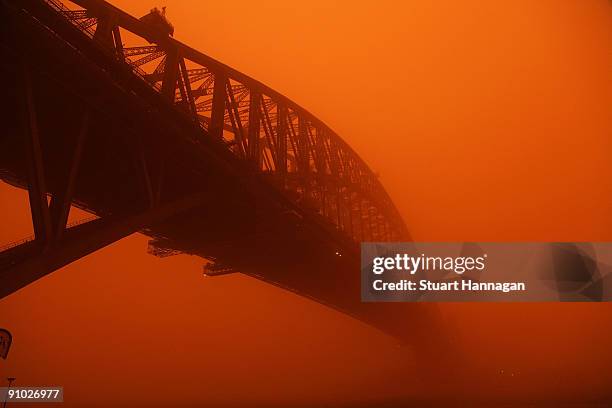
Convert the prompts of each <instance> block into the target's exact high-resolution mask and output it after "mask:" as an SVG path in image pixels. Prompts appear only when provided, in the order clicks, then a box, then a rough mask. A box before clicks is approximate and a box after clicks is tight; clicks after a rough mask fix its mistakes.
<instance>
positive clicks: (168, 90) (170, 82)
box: [161, 47, 179, 103]
mask: <svg viewBox="0 0 612 408" xmlns="http://www.w3.org/2000/svg"><path fill="white" fill-rule="evenodd" d="M178 72H179V55H178V50H177V49H176V48H174V47H171V48H170V49H168V50H167V51H166V65H165V67H164V77H163V79H162V87H161V94H162V95H163V96H164V97H166V99H168V100H169V101H171V102H173V103H174V93H175V92H176V83H177V81H178Z"/></svg>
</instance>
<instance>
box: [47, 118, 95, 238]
mask: <svg viewBox="0 0 612 408" xmlns="http://www.w3.org/2000/svg"><path fill="white" fill-rule="evenodd" d="M88 130H89V113H88V112H86V113H85V114H84V115H83V119H82V122H81V127H80V129H79V132H78V133H77V137H76V143H75V147H74V153H73V155H72V162H71V163H70V168H69V169H68V176H67V178H66V184H65V185H64V186H63V187H62V188H61V189H60V191H57V192H56V193H55V194H53V198H52V199H51V216H52V224H53V225H52V226H53V240H54V241H55V242H57V241H59V240H60V239H61V238H62V235H63V233H64V229H65V228H66V223H67V222H68V214H69V213H70V205H71V203H72V196H73V192H74V186H75V183H76V178H77V174H78V171H79V166H80V164H81V156H82V152H83V145H84V144H85V138H86V136H87V132H88Z"/></svg>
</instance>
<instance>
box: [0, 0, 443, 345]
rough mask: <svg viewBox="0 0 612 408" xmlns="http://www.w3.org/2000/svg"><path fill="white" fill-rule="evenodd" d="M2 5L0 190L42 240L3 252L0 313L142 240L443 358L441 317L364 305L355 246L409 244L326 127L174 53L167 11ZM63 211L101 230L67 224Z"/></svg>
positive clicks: (54, 0)
mask: <svg viewBox="0 0 612 408" xmlns="http://www.w3.org/2000/svg"><path fill="white" fill-rule="evenodd" d="M0 5H1V21H0V30H1V32H2V34H1V37H0V40H1V46H2V55H3V57H2V60H1V62H0V69H1V73H2V79H3V96H4V103H3V105H4V106H3V108H2V116H3V118H2V119H3V120H2V126H3V129H2V133H1V134H0V176H1V178H2V179H3V180H4V181H6V182H8V183H11V184H12V185H15V186H18V187H20V188H23V189H27V190H28V194H29V202H30V208H31V212H32V221H33V226H34V233H35V234H34V238H33V239H32V240H24V241H23V242H19V243H16V244H15V245H12V246H10V247H5V248H4V250H3V251H2V252H1V253H0V298H2V297H5V296H8V295H10V294H11V293H13V292H15V291H17V290H19V289H21V288H23V287H24V286H26V285H28V284H29V283H31V282H33V281H35V280H37V279H39V278H41V277H43V276H45V275H46V274H49V273H51V272H53V271H54V270H57V269H58V268H61V267H62V266H64V265H66V264H68V263H70V262H72V261H74V260H76V259H78V258H81V257H83V256H86V255H87V254H89V253H91V252H93V251H96V250H98V249H100V248H102V247H104V246H106V245H108V244H111V243H112V242H115V241H117V240H119V239H121V238H123V237H125V236H127V235H130V234H132V233H134V232H142V233H144V234H146V235H148V236H149V237H151V241H150V247H149V251H150V252H151V253H152V254H154V255H157V256H168V255H173V254H177V253H188V254H194V255H198V256H201V257H203V258H206V259H208V260H209V261H210V262H211V263H210V264H209V265H208V266H207V271H208V274H209V275H218V274H223V273H229V272H233V271H240V272H241V273H245V274H248V275H250V276H254V277H257V278H259V279H262V280H264V281H266V282H270V283H272V284H275V285H278V286H281V287H283V288H286V289H288V290H291V291H294V292H296V293H298V294H300V295H302V296H307V297H309V298H312V299H315V300H316V301H319V302H322V303H324V304H327V305H329V306H331V307H334V308H336V309H338V310H341V311H343V312H345V313H348V314H350V315H352V316H354V317H356V318H358V319H360V320H362V321H365V322H367V323H369V324H371V325H373V326H375V327H378V328H380V329H382V330H383V331H386V332H387V333H389V334H392V335H395V336H396V337H399V338H401V339H403V340H406V341H408V342H412V343H416V344H419V345H431V344H433V343H435V341H434V342H432V336H433V337H439V336H440V333H439V332H438V329H439V328H438V326H437V325H438V322H437V319H436V317H435V316H436V314H435V311H434V310H433V309H430V308H429V307H426V306H423V305H415V304H364V303H361V301H360V292H359V283H360V279H359V244H358V243H359V242H360V241H401V240H407V239H409V236H408V232H407V229H406V227H405V226H404V223H403V221H402V220H401V217H400V215H399V213H398V211H397V210H396V208H395V207H394V205H393V203H392V201H391V199H390V198H389V196H388V195H387V193H386V192H385V190H384V188H383V187H382V185H381V184H380V182H379V181H378V179H377V177H376V175H375V174H374V173H373V172H372V171H371V170H370V169H369V168H368V166H367V165H366V164H365V163H364V161H363V160H361V159H360V158H359V156H358V155H357V154H356V153H355V152H354V151H353V150H352V149H351V148H350V147H349V146H348V145H347V143H346V142H344V141H343V140H342V139H341V138H340V137H339V136H338V135H337V134H336V133H335V132H334V131H333V130H331V129H330V128H329V127H328V126H326V125H325V124H324V123H323V122H321V121H320V120H318V119H317V118H316V117H315V116H313V115H312V114H311V113H309V112H308V111H306V110H305V109H303V108H301V107H300V106H299V105H297V104H296V103H294V102H292V101H291V100H289V99H287V98H286V97H284V96H283V95H281V94H280V93H278V92H276V91H274V90H272V89H270V88H269V87H267V86H265V85H264V84H262V83H260V82H258V81H256V80H254V79H252V78H250V77H248V76H247V75H245V74H243V73H241V72H238V71H236V70H234V69H232V68H230V67H228V66H226V65H224V64H222V63H220V62H218V61H216V60H214V59H213V58H211V57H208V56H206V55H204V54H202V53H200V52H198V51H196V50H194V49H192V48H190V47H189V46H187V45H184V44H182V43H180V42H179V41H177V40H175V39H174V38H173V37H172V36H171V35H170V33H171V31H172V28H171V26H170V25H169V23H167V21H166V20H165V18H164V17H163V14H162V13H160V12H152V13H151V14H149V15H147V16H146V17H143V18H141V19H137V18H134V17H132V16H130V15H128V14H126V13H124V12H123V11H121V10H119V9H117V8H116V7H114V6H112V5H110V4H108V3H106V2H104V1H100V0H75V1H74V3H70V5H69V6H70V8H68V5H67V4H66V5H65V4H63V3H61V2H60V1H58V0H46V1H45V0H15V1H11V0H0ZM71 205H75V206H77V207H79V208H82V209H84V210H86V211H88V212H90V213H92V214H95V216H96V217H94V218H93V219H91V220H89V221H88V222H84V223H80V224H78V225H67V219H68V213H69V210H70V206H71ZM176 279H180V274H178V273H177V276H176ZM434 333H435V334H434Z"/></svg>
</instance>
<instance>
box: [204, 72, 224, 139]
mask: <svg viewBox="0 0 612 408" xmlns="http://www.w3.org/2000/svg"><path fill="white" fill-rule="evenodd" d="M214 75H215V84H214V87H213V100H212V112H211V114H210V126H209V127H208V133H209V134H210V136H211V137H212V138H214V139H222V138H223V125H224V123H225V98H226V89H225V88H226V86H225V84H226V82H227V76H226V75H225V73H223V72H221V71H217V72H215V73H214Z"/></svg>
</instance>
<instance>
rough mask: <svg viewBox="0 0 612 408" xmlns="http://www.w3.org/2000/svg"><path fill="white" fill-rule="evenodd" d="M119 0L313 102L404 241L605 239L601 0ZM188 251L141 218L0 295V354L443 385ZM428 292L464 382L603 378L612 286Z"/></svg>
mask: <svg viewBox="0 0 612 408" xmlns="http://www.w3.org/2000/svg"><path fill="white" fill-rule="evenodd" d="M113 4H115V5H117V6H118V7H120V8H122V9H124V10H126V11H128V12H129V13H131V14H133V15H136V16H141V15H144V14H146V13H147V12H148V10H149V9H150V8H151V7H153V6H161V5H166V6H168V10H167V13H168V17H169V19H170V20H171V21H172V22H173V24H174V26H175V27H176V31H175V38H177V39H179V40H181V41H184V42H186V43H187V44H189V45H192V46H194V47H195V48H197V49H199V50H201V51H203V52H205V53H207V54H209V55H211V56H213V57H215V58H217V59H219V60H221V61H223V62H225V63H227V64H229V65H231V66H233V67H235V68H237V69H239V70H241V71H243V72H245V73H248V74H250V75H251V76H253V77H255V78H257V79H259V80H261V81H262V82H264V83H266V84H268V85H270V86H271V87H273V88H275V89H276V90H278V91H280V92H281V93H283V94H285V95H287V96H288V97H290V98H292V99H293V100H295V101H297V102H298V103H299V104H301V105H302V106H304V107H305V108H307V109H308V110H310V111H311V112H313V113H314V114H315V115H316V116H318V117H320V118H321V119H322V120H324V121H325V122H326V123H327V124H328V125H330V126H331V127H332V128H334V129H335V130H336V131H337V132H338V133H339V134H340V135H341V136H342V137H343V138H344V139H345V140H346V141H347V142H348V143H349V144H350V145H351V146H353V147H354V149H355V150H356V151H357V152H358V153H359V154H360V155H361V156H362V157H363V158H364V159H365V160H366V162H367V163H368V164H369V165H370V166H371V168H372V169H373V170H374V171H375V172H377V173H379V174H380V179H381V181H382V183H383V184H384V185H385V187H386V188H387V190H388V191H389V193H390V194H391V196H392V198H393V199H394V201H395V203H396V205H397V206H398V208H399V210H400V211H401V213H402V215H403V217H404V218H405V220H406V223H407V225H408V227H409V229H410V231H411V233H412V235H413V237H414V239H415V240H418V241H454V240H457V241H477V240H478V241H582V240H585V241H612V161H611V160H612V119H611V108H612V75H611V74H612V3H610V2H609V1H607V0H580V1H578V0H537V1H534V0H499V1H484V0H481V1H475V0H466V1H461V2H459V1H454V0H435V1H434V0H407V1H399V0H396V1H388V0H378V1H372V2H365V1H336V2H333V1H329V0H309V1H294V2H289V1H285V0H282V1H280V0H265V1H258V2H254V1H246V0H235V1H225V2H221V1H216V2H213V1H195V0H191V1H174V2H166V4H163V3H162V4H160V3H155V2H154V0H138V1H133V0H132V1H127V0H116V1H113ZM83 216H84V215H83V214H82V213H79V212H78V211H73V212H72V213H71V217H77V218H78V217H83ZM29 217H30V216H29V210H28V207H27V195H26V193H25V192H23V191H20V190H17V189H14V188H12V187H9V186H7V185H6V184H0V222H1V224H0V225H1V227H0V243H4V242H7V241H12V240H16V239H19V238H21V237H22V236H25V235H28V234H30V233H31V230H32V228H31V222H30V218H29ZM201 267H202V260H200V259H198V258H195V257H187V256H178V257H172V258H167V259H163V260H162V259H158V258H154V257H152V256H149V255H147V254H146V238H145V237H143V236H140V235H135V236H132V237H129V238H126V239H124V240H121V241H119V242H117V243H115V244H113V245H111V246H110V247H107V248H105V249H103V250H101V251H99V252H96V253H94V254H92V255H90V256H88V257H86V258H84V259H81V260H79V261H77V262H75V263H73V264H71V265H69V266H68V267H65V268H63V269H61V270H59V271H57V272H55V273H53V274H51V275H50V276H48V277H46V278H44V279H41V280H40V281H38V282H36V283H34V284H32V285H30V286H28V287H27V288H25V289H23V290H21V291H19V292H17V293H15V294H13V295H11V296H9V297H8V298H5V299H3V300H1V301H0V327H6V328H8V329H10V330H11V331H12V332H13V335H14V345H13V348H12V350H11V353H10V355H9V358H8V360H6V361H0V375H1V376H2V377H6V376H8V375H12V376H15V377H17V381H16V383H15V384H16V385H24V386H25V385H63V386H64V388H65V399H66V401H67V403H72V404H74V405H82V404H85V403H94V402H95V403H98V404H100V405H108V404H111V403H116V402H121V403H122V404H132V403H133V404H135V403H137V402H141V403H144V405H154V404H156V403H159V404H162V405H168V406H170V405H179V404H187V403H193V404H200V405H202V404H206V406H232V405H254V404H261V405H266V406H269V405H275V404H278V405H280V406H292V405H297V404H301V405H316V406H323V405H325V406H329V405H338V404H340V403H347V404H354V403H364V404H379V403H383V402H389V401H394V403H397V402H398V401H412V400H414V399H422V398H433V397H434V396H436V393H435V391H432V389H433V390H435V389H436V386H435V383H434V384H431V383H430V384H428V385H427V386H421V385H420V383H419V381H418V380H416V377H417V375H416V373H415V370H416V369H415V367H414V366H413V365H412V364H411V363H410V361H411V357H410V353H411V351H410V350H406V349H405V348H400V347H398V344H397V343H396V341H395V340H393V339H391V338H389V337H388V336H386V335H384V334H381V333H380V332H378V331H376V330H374V329H372V328H369V327H368V326H366V325H364V324H362V323H359V322H357V321H355V320H352V319H351V318H349V317H346V316H344V315H341V314H339V313H337V312H335V311H332V310H330V309H327V308H326V307H324V306H321V305H318V304H315V303H313V302H311V301H308V300H305V299H302V298H299V297H296V296H295V295H293V294H290V293H288V292H285V291H283V290H280V289H277V288H274V287H271V286H268V285H266V284H263V283H261V282H258V281H255V280H252V279H250V278H247V277H243V276H241V275H230V276H223V277H217V278H209V279H206V278H203V277H202V269H201ZM288 272H290V271H288ZM440 307H441V309H442V312H443V315H444V317H445V319H446V320H447V323H448V325H449V327H452V332H453V333H454V335H455V336H456V339H457V341H459V342H460V344H461V345H462V348H463V350H464V351H465V353H466V354H465V357H466V361H469V362H470V363H471V364H473V367H475V368H476V371H479V372H480V373H481V375H482V378H486V379H487V381H486V384H487V386H480V385H479V383H478V382H474V383H473V384H470V385H469V386H467V387H466V388H465V389H464V392H465V394H467V395H469V396H470V398H476V397H479V398H495V399H497V400H498V401H510V400H513V399H517V398H518V399H521V400H523V401H530V402H537V401H542V400H550V399H562V400H568V401H569V400H571V401H578V402H580V403H584V402H585V401H587V400H591V399H599V400H602V399H603V400H605V399H606V398H610V399H612V391H611V389H612V305H611V304H442V305H440ZM398 324H402V322H401V321H398ZM102 384H104V388H105V390H106V391H108V392H104V393H102V392H101V390H100V386H101V385H102ZM111 389H112V391H109V390H111ZM170 401H174V402H172V403H171V402H170ZM65 405H69V404H65ZM492 406H493V405H492ZM495 406H497V405H495Z"/></svg>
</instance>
